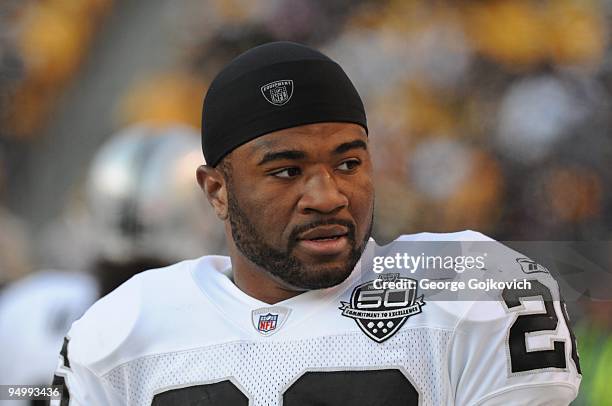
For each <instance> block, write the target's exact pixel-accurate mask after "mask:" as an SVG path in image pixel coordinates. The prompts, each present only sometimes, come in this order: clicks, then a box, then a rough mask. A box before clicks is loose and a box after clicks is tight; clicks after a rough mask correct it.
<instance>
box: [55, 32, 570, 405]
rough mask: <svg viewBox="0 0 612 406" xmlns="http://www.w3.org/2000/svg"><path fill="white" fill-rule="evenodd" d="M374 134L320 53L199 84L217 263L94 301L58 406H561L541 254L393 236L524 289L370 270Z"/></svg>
mask: <svg viewBox="0 0 612 406" xmlns="http://www.w3.org/2000/svg"><path fill="white" fill-rule="evenodd" d="M370 137H371V138H372V139H371V140H370ZM375 137H376V136H375V134H372V135H368V127H367V122H366V116H365V111H364V107H363V104H362V102H361V99H360V96H359V94H358V93H357V91H356V89H355V88H354V86H353V85H352V83H351V81H350V80H349V78H348V77H347V75H346V74H345V73H344V71H343V70H342V68H341V67H340V66H339V65H338V64H337V63H335V62H334V61H333V60H331V59H330V58H328V57H327V56H325V55H323V54H322V53H320V52H318V51H316V50H314V49H311V48H308V47H305V46H302V45H299V44H295V43H288V42H276V43H268V44H264V45H261V46H258V47H255V48H253V49H251V50H249V51H247V52H246V53H244V54H242V55H240V56H238V57H237V58H236V59H234V60H233V61H232V62H231V63H230V64H229V65H228V66H226V67H225V68H224V69H223V70H222V71H221V72H220V73H219V74H218V76H217V77H216V78H215V80H214V81H213V82H212V84H211V86H210V88H209V90H208V93H207V95H206V99H205V102H204V111H203V129H202V142H203V151H204V155H205V158H206V162H207V163H208V164H207V165H202V166H200V167H199V168H198V169H197V180H198V182H199V184H200V186H201V188H202V190H203V192H204V194H205V195H206V197H207V198H208V200H209V202H210V204H211V205H212V207H213V209H214V211H215V213H216V215H217V217H219V219H221V220H222V221H223V222H224V224H225V232H226V235H227V243H228V247H229V248H228V249H229V256H228V257H225V256H204V257H201V258H199V259H195V260H189V261H184V262H180V263H178V264H176V265H172V266H170V267H168V268H163V269H157V270H150V271H148V272H144V273H141V274H139V275H137V276H135V277H133V278H132V279H130V280H129V281H128V282H126V283H125V284H123V285H122V286H121V287H119V288H118V289H117V290H115V291H114V292H113V293H111V294H110V295H108V296H107V297H105V298H103V299H101V300H100V301H98V302H97V303H96V304H95V305H94V306H92V308H91V309H90V310H89V311H88V312H87V313H86V314H85V316H84V317H83V318H81V319H80V320H79V321H77V322H76V323H75V324H73V326H72V329H71V330H70V332H69V334H68V336H67V337H66V341H65V345H64V347H63V349H62V351H61V355H60V365H59V368H58V370H57V372H56V381H55V382H56V383H57V384H62V385H63V386H64V390H63V396H62V399H61V401H57V402H56V404H58V405H64V406H75V405H100V406H102V405H104V406H108V405H142V406H144V405H147V406H149V405H155V406H157V405H211V406H213V405H245V406H246V405H255V406H259V405H262V406H263V405H281V404H282V405H285V406H291V405H329V406H333V405H344V404H351V405H368V406H371V405H567V404H568V403H569V402H570V401H571V400H572V399H573V398H574V397H575V396H576V393H577V390H578V385H579V382H580V375H579V364H578V358H577V356H576V354H575V343H574V340H573V339H572V334H571V331H570V329H569V326H568V323H567V321H566V318H565V315H564V313H563V310H562V307H561V303H560V300H559V292H558V288H557V286H556V284H555V282H554V280H553V279H552V278H551V277H550V275H549V274H548V273H547V272H544V271H542V272H538V271H539V269H540V268H538V267H537V265H536V264H532V265H533V269H534V270H533V271H532V269H531V268H530V267H528V268H525V269H527V270H526V271H525V270H524V268H523V267H524V266H525V265H524V263H525V261H527V262H528V260H526V259H521V261H523V262H521V261H519V260H518V259H520V258H517V255H519V254H517V253H515V252H513V251H511V250H509V249H505V248H503V247H498V246H497V244H496V243H495V242H494V241H492V240H490V239H488V238H486V237H485V236H483V235H482V234H479V233H475V232H472V231H466V232H460V233H451V234H427V233H424V234H416V235H408V236H402V237H400V238H399V239H398V241H397V242H396V243H395V244H393V245H392V246H396V247H399V248H402V247H405V248H406V249H412V248H411V247H413V246H415V244H418V243H420V242H422V241H428V242H431V241H433V242H435V241H451V242H452V241H458V242H469V241H486V242H487V244H493V245H495V246H496V247H497V248H496V253H495V255H492V256H494V257H495V258H494V259H495V260H494V261H493V260H491V262H490V265H487V268H488V269H491V270H493V269H494V270H495V271H496V273H498V274H500V275H504V276H503V279H508V280H511V279H512V277H511V276H513V275H514V274H524V275H527V276H528V277H529V281H530V282H532V288H530V289H527V288H525V287H518V288H517V287H511V286H510V285H509V287H507V288H503V289H499V290H498V291H494V292H492V294H493V297H494V300H491V299H490V300H482V299H480V300H476V299H477V298H473V299H471V300H460V301H450V300H438V301H436V300H431V299H430V298H429V297H425V298H424V297H423V295H420V296H419V292H418V288H417V287H415V286H412V285H410V284H409V283H408V282H410V281H409V278H405V277H403V276H398V275H395V274H394V273H389V272H385V273H384V278H383V277H382V276H383V274H381V277H378V276H375V275H374V274H373V273H371V271H370V268H369V263H370V260H369V259H368V258H369V256H370V255H371V254H372V251H371V249H373V250H374V251H376V247H373V246H372V244H370V245H368V241H369V240H370V233H371V229H372V221H373V209H374V183H373V179H372V162H371V161H370V154H369V148H370V147H369V143H370V141H371V142H376V138H375ZM397 244H399V245H397ZM432 244H433V243H432ZM366 246H367V249H366ZM460 248H461V249H462V250H464V251H465V252H466V253H467V252H468V251H469V244H468V245H467V246H461V247H460ZM385 249H387V250H388V248H385ZM379 250H380V248H379ZM462 252H463V251H462ZM462 252H460V253H462ZM398 254H401V253H399V252H398ZM389 255H391V254H389ZM389 258H392V257H391V256H389ZM481 272H484V269H481ZM532 272H533V273H532ZM506 274H507V275H506ZM458 275H459V274H458ZM458 278H460V279H461V278H462V277H461V276H458ZM385 281H386V282H393V283H397V282H406V286H403V287H399V288H398V287H397V285H394V286H395V287H393V288H391V287H389V286H387V287H384V286H383V287H376V286H374V284H375V283H376V284H378V283H382V282H385ZM442 293H444V292H442ZM489 293H491V292H489ZM530 297H536V299H535V300H532V301H530V303H527V299H528V298H530ZM534 337H535V338H536V339H537V341H538V342H533V341H534V340H532V338H534Z"/></svg>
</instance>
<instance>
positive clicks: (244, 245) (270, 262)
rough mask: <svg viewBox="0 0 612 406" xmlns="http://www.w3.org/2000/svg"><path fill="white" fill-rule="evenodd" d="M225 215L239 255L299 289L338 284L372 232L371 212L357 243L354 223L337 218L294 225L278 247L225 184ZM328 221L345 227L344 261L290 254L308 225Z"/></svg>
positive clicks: (309, 226) (326, 222)
mask: <svg viewBox="0 0 612 406" xmlns="http://www.w3.org/2000/svg"><path fill="white" fill-rule="evenodd" d="M228 214H229V221H230V226H231V229H232V236H233V239H234V243H235V244H236V247H237V248H238V250H239V251H240V252H241V253H242V255H244V256H245V257H246V258H247V259H248V260H249V261H251V262H252V263H254V264H255V265H257V266H259V267H260V268H262V269H265V270H266V271H268V272H269V273H270V274H272V275H274V276H275V277H276V278H278V279H280V280H281V281H283V282H285V283H286V284H287V285H289V286H291V287H292V288H296V289H299V290H311V289H323V288H329V287H332V286H336V285H338V284H339V283H342V282H343V281H344V280H345V279H346V278H348V277H349V275H350V274H351V272H352V271H353V269H354V268H355V265H356V264H357V262H359V258H361V254H362V253H363V250H364V249H365V246H366V243H367V241H368V239H369V238H370V235H371V233H372V226H373V212H372V214H371V216H370V225H369V227H368V231H367V232H366V234H365V236H364V238H363V239H362V241H359V244H358V243H357V242H356V236H355V225H354V224H353V223H352V222H350V221H347V220H340V219H336V220H334V219H329V220H319V221H313V222H311V223H308V224H304V225H300V226H296V227H295V228H294V229H293V230H292V231H291V234H290V236H289V241H288V243H287V247H286V248H285V249H284V250H280V249H277V248H274V247H272V246H270V245H269V244H267V243H266V242H265V241H266V239H265V238H264V235H263V234H262V233H261V232H260V231H259V230H258V229H257V227H255V225H254V224H253V223H252V222H251V221H250V220H249V217H248V216H247V214H246V213H245V212H244V210H242V208H241V207H240V205H239V204H238V201H237V199H236V198H235V196H234V195H233V193H232V192H231V188H229V187H228ZM331 224H337V225H341V226H344V227H346V228H347V230H348V233H347V235H346V238H347V240H348V243H349V246H350V250H349V253H348V257H347V259H346V260H345V261H344V263H343V264H341V265H335V266H333V265H330V264H326V263H325V262H324V261H322V262H321V263H313V264H304V263H303V262H302V261H300V259H299V258H298V257H297V256H296V255H295V254H294V253H293V251H294V249H295V247H296V246H297V244H298V242H299V240H298V237H299V235H300V234H302V233H303V232H305V231H307V230H310V229H312V228H315V227H319V226H322V225H331Z"/></svg>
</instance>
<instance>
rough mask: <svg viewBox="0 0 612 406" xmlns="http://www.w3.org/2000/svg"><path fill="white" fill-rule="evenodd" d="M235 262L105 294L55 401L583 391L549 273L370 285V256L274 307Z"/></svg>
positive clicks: (83, 404)
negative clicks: (470, 292)
mask: <svg viewBox="0 0 612 406" xmlns="http://www.w3.org/2000/svg"><path fill="white" fill-rule="evenodd" d="M470 240H471V241H474V240H488V241H492V240H490V239H488V238H486V237H484V236H483V235H482V234H478V233H475V232H472V231H467V232H461V233H452V234H429V233H423V234H415V235H410V236H402V237H401V238H400V239H398V240H397V242H402V241H405V242H414V241H470ZM505 250H506V251H508V252H512V251H511V250H510V249H507V248H505ZM363 258H364V257H362V261H364V259H363ZM508 258H512V262H513V263H512V264H510V265H511V266H512V267H516V268H517V269H518V270H519V272H520V269H521V268H520V266H519V265H518V264H517V262H516V260H515V259H516V253H514V252H512V253H511V254H509V256H508ZM230 269H231V263H230V259H229V258H227V257H221V256H205V257H202V258H200V259H196V260H191V261H185V262H181V263H179V264H176V265H173V266H171V267H168V268H163V269H158V270H152V271H147V272H144V273H141V274H139V275H136V276H134V277H133V278H132V279H130V280H129V281H128V282H126V283H125V284H123V285H122V286H121V287H120V288H118V289H117V290H116V291H114V292H113V293H111V294H110V295H108V296H106V297H104V298H102V299H101V300H100V301H98V302H97V303H96V304H95V305H94V306H92V308H91V309H90V310H89V311H88V312H87V313H86V314H85V316H84V317H83V318H81V319H80V320H79V321H77V322H75V323H74V324H73V326H72V329H71V330H70V333H69V335H68V337H67V339H66V345H65V346H64V348H63V350H62V354H61V356H60V361H59V366H58V369H57V372H56V380H55V383H56V384H62V385H65V388H66V389H65V390H64V396H63V399H62V401H61V402H60V401H56V402H55V405H58V406H59V405H61V406H77V405H80V406H94V405H99V406H113V405H134V406H136V405H138V406H144V405H147V406H148V405H154V406H158V405H193V406H195V405H210V406H222V405H236V406H239V405H251V406H277V405H284V406H295V405H329V406H340V405H344V404H350V405H355V406H359V405H364V406H365V405H368V406H372V405H394V406H395V405H435V406H439V405H567V404H569V402H570V401H571V400H572V399H574V398H575V396H576V394H577V390H578V386H579V383H580V375H579V373H578V368H579V367H578V361H577V357H576V356H575V346H574V345H575V344H574V341H573V337H572V334H571V331H570V330H569V329H568V325H567V321H566V317H564V313H563V309H562V307H561V303H560V301H559V296H558V288H557V286H556V283H555V282H554V280H552V278H550V276H549V275H548V274H547V273H545V272H540V273H538V275H537V277H538V278H540V279H542V280H543V281H544V282H538V283H537V284H536V285H535V286H536V288H534V289H535V290H534V292H532V293H531V294H526V293H525V292H522V293H521V292H519V291H516V290H510V291H505V293H504V296H503V297H502V293H501V291H500V292H498V293H499V295H498V297H499V300H489V301H480V300H463V301H450V300H448V301H441V300H428V298H427V295H425V297H423V296H422V293H423V292H420V291H419V290H418V288H417V289H404V290H402V289H373V288H372V286H373V285H372V280H375V279H377V277H376V275H374V274H371V273H370V274H369V275H364V272H363V269H362V263H361V262H360V263H359V264H358V265H357V266H356V268H355V270H354V271H353V272H352V274H351V276H350V277H349V278H348V279H347V280H346V281H344V282H343V283H341V284H340V285H337V286H335V287H332V288H328V289H322V290H313V291H309V292H306V293H303V294H301V295H298V296H295V297H293V298H290V299H287V300H284V301H282V302H279V303H276V304H274V305H270V304H267V303H264V302H261V301H259V300H257V299H254V298H252V297H250V296H248V295H246V294H245V293H244V292H242V291H241V290H240V289H239V288H238V287H236V286H235V285H234V284H233V282H232V281H231V279H230V278H229V277H228V276H227V275H228V273H229V271H230ZM497 271H498V272H501V271H499V270H497ZM534 281H535V279H534ZM527 296H539V297H541V298H542V300H539V301H538V300H535V301H530V302H526V301H524V300H523V299H524V298H525V297H527ZM546 298H548V300H549V301H548V302H547V303H546V302H545V300H546ZM540 327H542V328H543V329H542V330H540V329H539V328H540ZM52 404H53V403H52Z"/></svg>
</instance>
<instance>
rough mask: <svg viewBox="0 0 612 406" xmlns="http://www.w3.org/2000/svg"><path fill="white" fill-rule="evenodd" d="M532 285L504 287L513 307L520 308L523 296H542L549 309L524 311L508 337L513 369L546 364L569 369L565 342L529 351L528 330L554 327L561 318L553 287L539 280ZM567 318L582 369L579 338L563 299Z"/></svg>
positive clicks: (551, 366) (544, 366)
mask: <svg viewBox="0 0 612 406" xmlns="http://www.w3.org/2000/svg"><path fill="white" fill-rule="evenodd" d="M529 282H530V284H531V289H529V290H526V289H507V288H506V289H504V291H503V292H502V297H503V299H504V302H505V303H506V306H507V307H508V309H509V310H510V311H513V310H517V311H518V310H520V309H517V307H519V306H521V299H525V298H528V297H534V296H540V297H541V298H542V301H543V302H544V310H545V312H539V313H530V314H520V315H519V316H518V317H517V318H516V320H515V321H514V323H513V324H512V327H510V333H509V337H508V346H509V349H510V364H511V369H512V372H524V371H532V370H536V369H543V368H561V369H565V368H566V366H567V362H566V359H565V342H564V341H553V349H550V350H540V351H527V342H526V334H527V333H537V332H542V331H554V330H556V329H557V325H558V324H559V319H558V317H557V313H556V312H555V308H554V306H553V301H552V295H551V293H550V289H548V288H547V287H546V286H545V285H544V284H542V283H541V282H539V281H537V280H530V281H529ZM561 309H562V311H563V318H564V319H565V322H566V325H567V328H568V329H569V332H570V336H571V341H572V359H573V361H574V364H575V365H576V369H577V370H578V373H580V363H579V361H578V353H577V351H576V338H575V337H574V333H573V332H572V329H571V327H570V325H569V318H568V316H567V314H566V313H567V311H566V309H565V304H564V303H561Z"/></svg>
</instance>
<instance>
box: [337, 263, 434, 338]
mask: <svg viewBox="0 0 612 406" xmlns="http://www.w3.org/2000/svg"><path fill="white" fill-rule="evenodd" d="M381 277H382V278H379V279H375V280H373V281H369V282H366V283H362V284H361V285H359V286H357V287H356V288H355V289H353V293H352V294H351V301H350V303H347V302H341V304H342V306H341V307H340V310H342V315H343V316H345V317H350V318H352V319H354V320H355V322H356V323H357V325H358V326H359V328H360V329H361V330H362V331H363V332H364V333H365V334H366V335H367V336H368V337H370V338H371V339H372V340H374V341H376V342H378V343H382V342H383V341H385V340H388V339H389V338H391V336H393V335H394V334H395V333H397V331H398V330H399V329H400V327H402V325H403V324H404V323H405V322H406V320H407V319H408V317H410V316H414V315H415V314H419V313H421V311H422V310H421V307H422V306H424V305H425V302H424V301H423V295H421V296H419V297H417V281H416V280H414V279H410V278H405V277H400V276H399V274H394V275H393V276H392V277H391V278H389V277H388V275H381ZM383 281H392V282H394V286H395V287H394V288H393V289H389V288H382V286H383V284H382V282H383Z"/></svg>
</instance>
